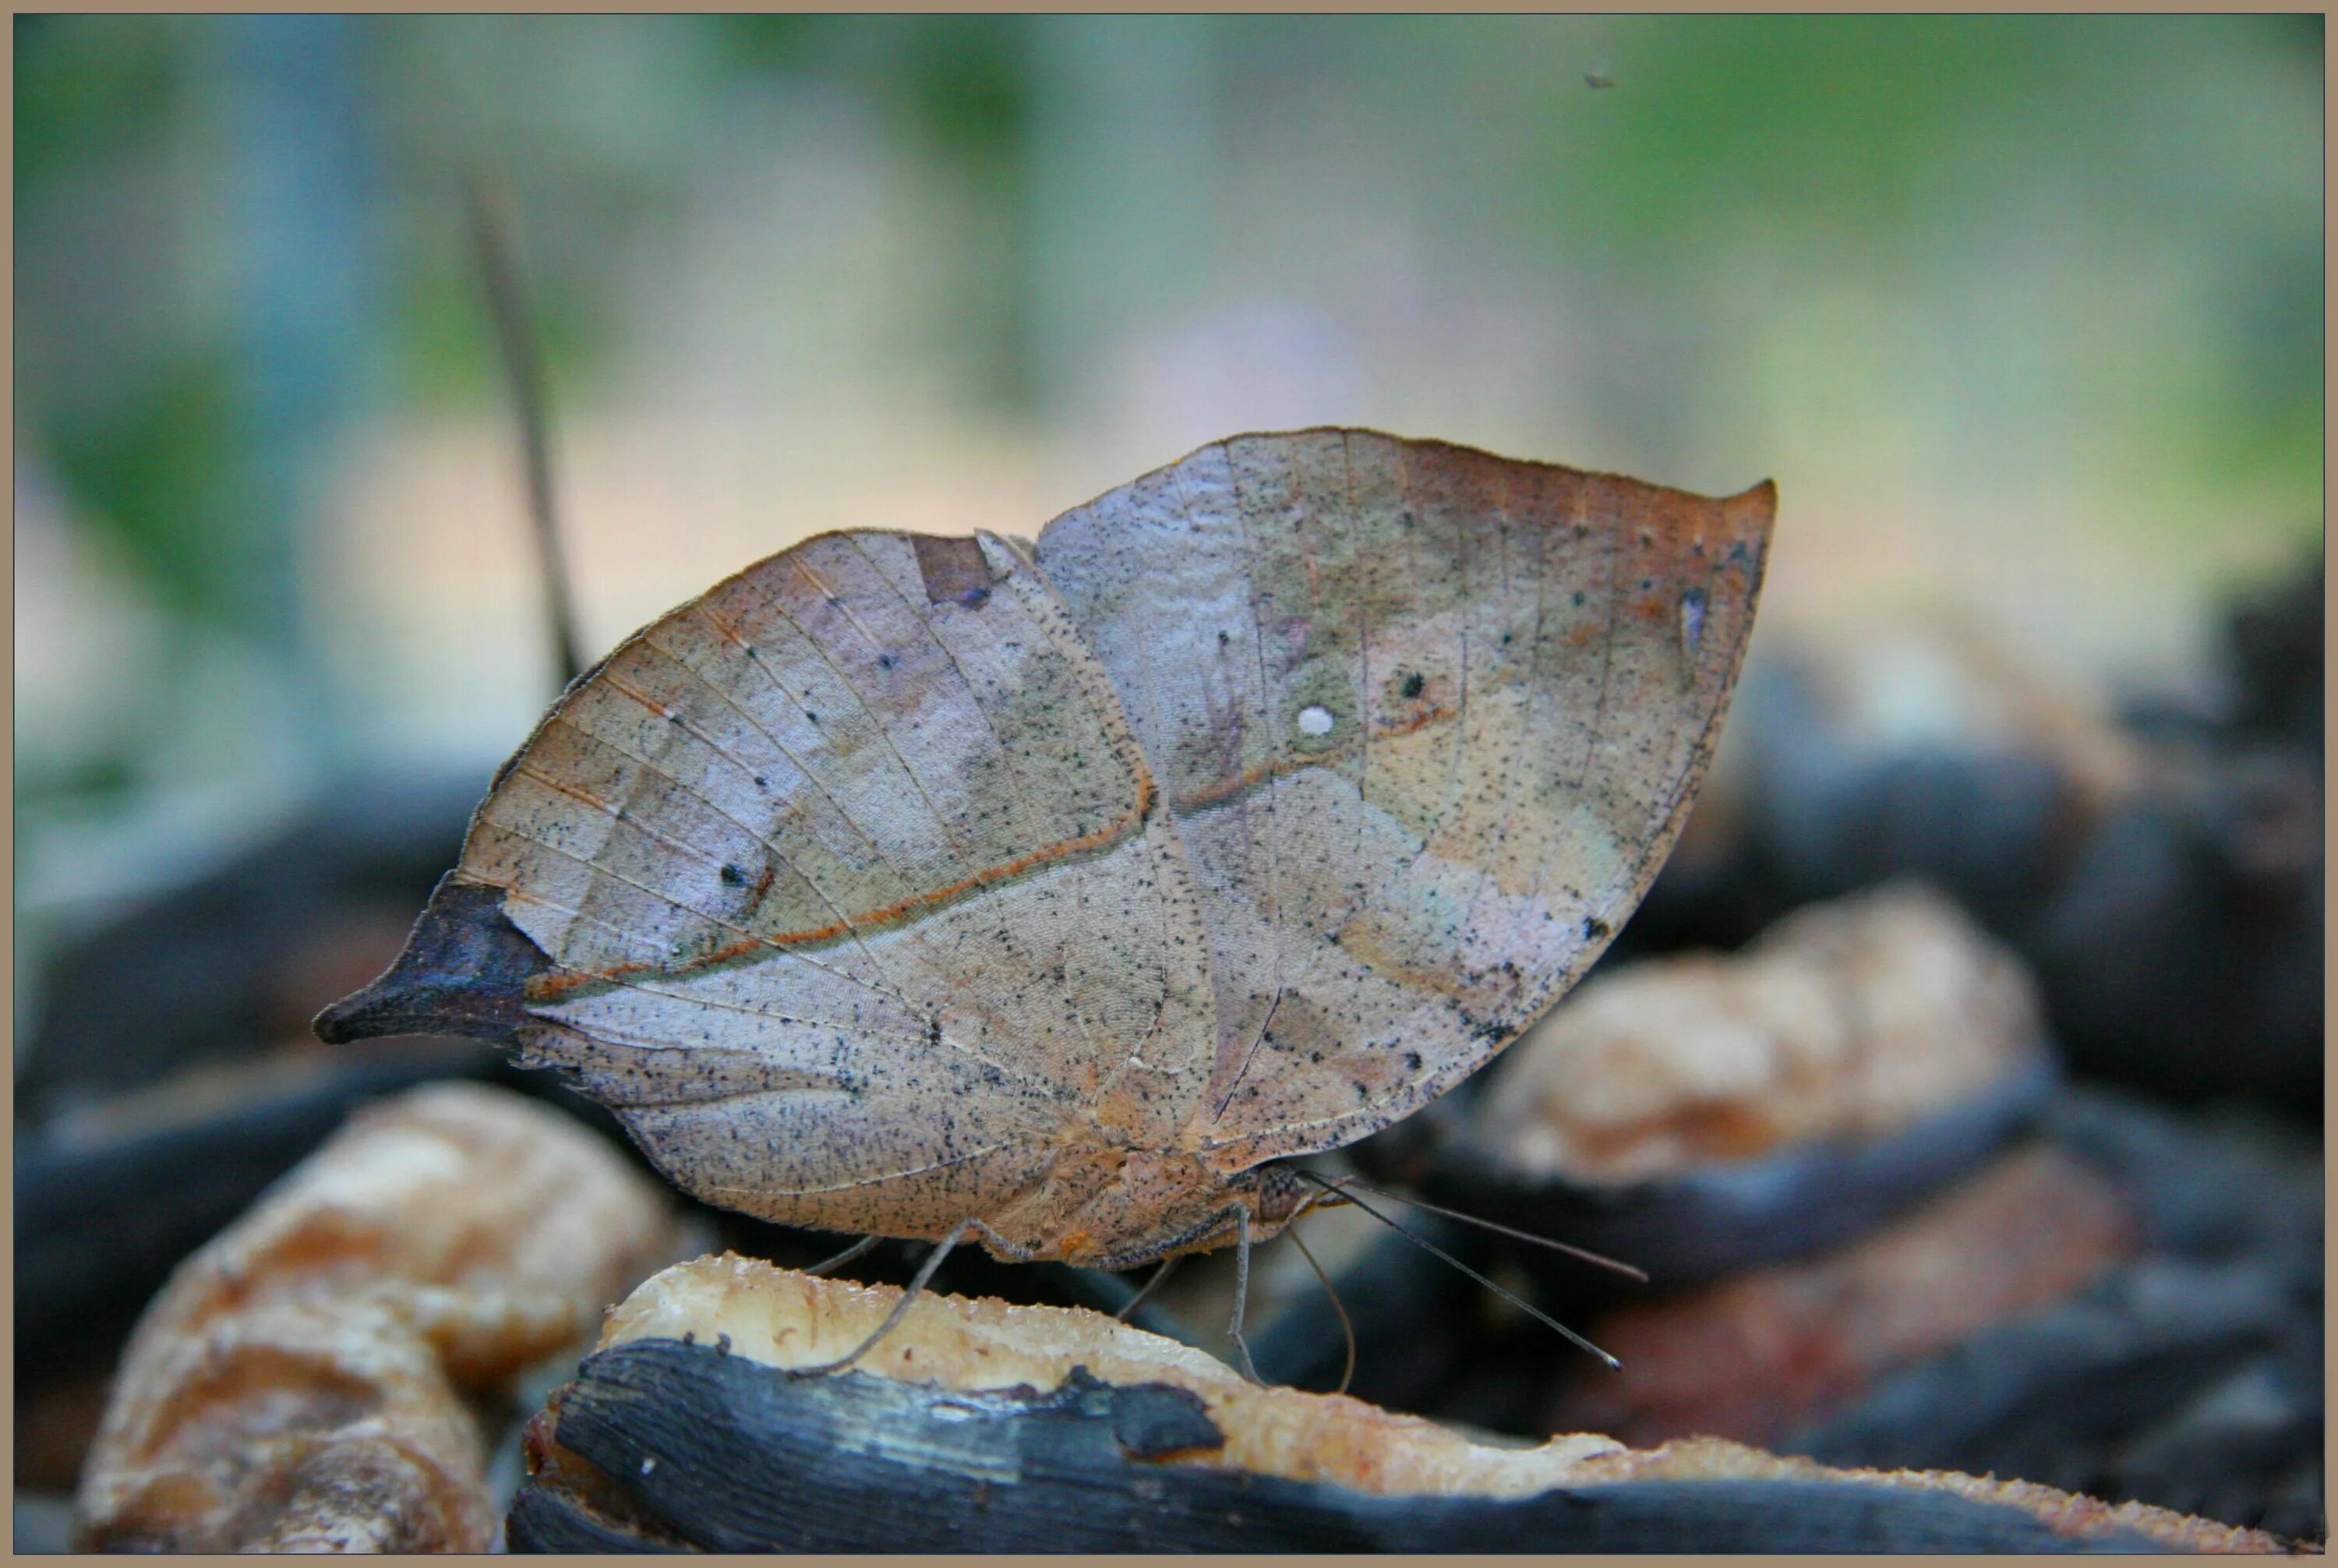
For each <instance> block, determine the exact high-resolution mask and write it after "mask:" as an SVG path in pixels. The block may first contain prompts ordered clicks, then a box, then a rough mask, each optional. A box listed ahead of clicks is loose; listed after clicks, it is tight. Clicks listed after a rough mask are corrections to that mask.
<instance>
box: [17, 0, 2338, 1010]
mask: <svg viewBox="0 0 2338 1568" xmlns="http://www.w3.org/2000/svg"><path fill="white" fill-rule="evenodd" d="M15 29H16V31H15V44H16V79H15V85H16V191H17V197H16V213H15V225H16V226H15V242H16V252H15V254H16V288H17V295H16V314H15V319H16V330H17V339H16V341H17V380H16V386H17V390H18V402H17V421H18V423H17V428H16V432H15V434H16V443H17V445H16V450H17V466H16V475H15V486H16V488H15V498H16V509H17V528H18V532H17V540H16V613H17V622H16V624H17V631H16V671H17V675H16V702H17V707H16V742H17V753H16V756H17V769H16V787H17V794H16V810H17V818H16V822H17V828H18V839H17V844H18V855H19V859H18V882H17V895H18V909H19V927H18V928H19V931H20V942H19V948H18V955H19V961H20V968H19V974H20V975H23V974H25V973H26V969H25V967H24V966H23V965H25V961H26V960H28V959H31V958H34V957H36V956H37V954H38V952H39V951H40V946H41V944H43V943H44V942H47V941H50V940H53V939H54V936H55V935H56V934H57V933H60V932H64V931H68V930H71V929H74V928H77V927H79V926H84V925H85V924H86V923H87V921H88V920H89V919H91V918H93V917H94V916H96V915H97V914H100V913H103V912H104V911H107V910H110V909H112V908H115V907H119V906H120V905H121V904H122V903H123V901H124V900H127V899H132V898H134V897H136V896H137V895H138V894H139V893H140V892H141V891H142V890H143V889H146V888H149V887H152V886H155V885H156V884H157V883H159V882H161V881H164V880H168V879H170V878H172V877H177V876H182V875H184V874H186V873H187V872H188V871H190V870H192V869H194V868H198V867H201V866H204V865H207V864H211V863H212V862H214V861H215V860H217V859H218V858H220V857H221V856H223V855H225V854H227V853H230V852H231V851H232V850H233V849H234V848H237V847H238V846H239V845H241V844H242V843H245V842H249V841H250V839H251V837H252V835H254V834H256V833H258V832H260V831H262V830H263V829H264V828H265V827H266V825H267V824H269V823H270V822H271V821H273V820H275V819H277V818H279V817H280V816H281V814H282V813H283V812H284V811H285V810H287V809H289V808H290V805H291V804H293V803H295V802H297V801H299V800H300V799H304V798H307V797H309V796H310V795H312V794H313V793H314V792H315V791H317V790H319V789H326V788H329V787H330V786H331V781H332V780H335V779H344V778H346V777H348V776H349V774H351V773H352V772H357V771H366V770H388V771H405V770H419V769H430V768H439V769H445V768H469V769H476V772H477V773H478V775H479V778H480V780H481V782H482V784H484V781H485V778H486V772H487V770H488V769H489V768H490V767H492V765H493V764H494V762H495V761H496V760H499V759H500V758H501V757H502V756H503V755H504V754H505V753H506V752H507V751H508V750H510V749H511V748H512V747H513V746H514V745H515V744H516V742H517V741H518V740H520V739H521V738H522V736H523V735H524V734H525V732H526V730H527V728H528V726H529V724H530V723H531V722H532V720H533V719H534V717H535V714H536V713H537V711H540V709H541V707H542V705H543V704H544V702H545V701H546V700H547V699H548V698H549V697H550V695H551V693H552V690H553V681H554V677H553V672H552V669H551V663H550V657H549V654H548V653H547V652H546V645H545V634H544V632H543V626H542V621H541V614H542V611H541V602H542V595H541V585H540V583H539V582H538V580H537V578H536V576H535V569H534V565H533V560H532V556H531V554H530V553H529V548H528V544H527V536H526V532H525V523H524V511H523V505H522V493H521V489H520V484H519V468H518V460H517V454H516V443H515V438H514V435H513V430H512V423H511V418H510V415H509V412H508V410H507V407H506V399H505V396H504V384H503V381H502V378H501V373H500V370H499V368H498V365H497V361H496V356H495V352H494V346H493V336H492V333H491V331H490V328H489V322H488V318H487V315H486V308H485V305H484V302H483V299H482V296H481V292H480V288H479V284H478V281H477V276H476V267H475V264H474V260H473V256H472V251H471V249H470V240H469V238H468V234H467V229H466V226H465V216H464V209H463V202H462V191H463V185H464V181H466V180H467V178H469V177H470V176H472V175H473V174H474V173H483V174H485V175H486V176H488V177H490V178H492V179H494V180H496V181H499V182H500V184H501V185H502V186H503V187H504V188H505V189H506V191H508V192H509V194H510V198H511V201H512V205H513V211H515V213H516V219H517V225H518V231H519V236H520V240H521V246H522V250H523V251H524V254H525V264H526V271H527V276H528V279H529V283H530V287H531V289H532V290H533V293H534V296H535V307H536V311H537V314H538V316H539V318H540V323H541V329H542V332H543V334H544V337H545V345H546V354H547V356H548V360H549V364H550V368H551V377H552V388H553V398H554V405H555V420H556V424H555V467H556V470H557V473H558V476H559V481H560V485H561V490H562V495H563V507H564V512H565V523H566V526H567V528H568V530H569V531H570V534H571V544H570V554H571V569H572V574H573V576H574V579H575V583H574V587H575V594H576V597H577V599H578V602H579V604H580V607H581V611H582V614H583V619H584V622H585V638H586V641H587V642H588V643H589V644H591V651H592V652H595V653H597V652H599V651H600V650H601V649H602V648H604V647H606V646H607V645H608V644H609V643H610V642H614V640H615V639H616V638H617V637H619V636H621V635H622V634H624V632H627V631H629V630H630V629H632V628H633V627H634V625H636V624H638V623H640V622H643V621H644V620H646V619H648V618H650V617H652V616H653V615H654V614H656V613H660V612H661V611H663V610H664V609H666V608H667V607H669V606H670V605H672V604H673V603H676V602H678V601H680V600H682V599H683V598H685V597H688V596H689V595H691V594H693V593H696V592H698V591H699V590H700V589H702V588H703V587H705V586H706V585H708V584H709V583H712V582H713V581H714V580H716V579H717V578H719V577H721V576H722V575H724V574H726V573H730V572H732V571H733V570H736V569H737V568H738V567H740V566H742V565H743V564H746V563H748V562H749V561H751V560H753V559H756V558H758V557H760V556H761V555H764V554H769V553H770V552H771V551H772V550H774V549H777V548H780V547H781V546H783V545H785V544H789V543H791V542H793V541H794V540H797V539H800V538H801V537H803V536H805V535H807V534H811V533H815V532H818V531H820V530H822V529H826V528H831V527H838V526H850V525H879V526H891V527H908V528H917V529H924V530H928V531H947V532H958V531H964V530H966V529H968V528H971V527H974V526H987V527H995V528H1000V529H1004V530H1007V531H1011V532H1017V533H1024V534H1029V533H1031V532H1034V531H1036V528H1037V527H1038V526H1039V525H1040V524H1042V523H1044V522H1045V521H1046V519H1047V518H1048V517H1049V516H1051V515H1054V514H1055V513H1056V512H1058V511H1060V510H1062V509H1063V508H1065V507H1066V506H1069V505H1074V504H1076V503H1077V502H1079V501H1081V500H1084V499H1086V497H1088V496H1089V495H1094V494H1095V493H1096V492H1098V491H1101V490H1103V489H1105V488H1107V487H1109V486H1111V485H1115V484H1117V483H1120V482H1122V481H1124V480H1126V479H1128V478H1132V477H1134V476H1135V475H1137V474H1138V473H1140V472H1142V471H1144V470H1145V469H1147V468H1150V467H1153V466H1157V465H1160V464H1163V463H1165V462H1168V461H1171V460H1174V458H1176V457H1178V456H1181V455H1183V454H1184V452H1185V451H1187V450H1189V449H1190V448H1192V447H1193V446H1197V445H1199V444H1201V443H1203V442H1204V441H1207V440H1209V439H1212V438H1213V437H1216V436H1223V435H1228V434H1232V433H1233V432H1235V431H1238V430H1242V429H1249V428H1262V427H1267V428H1272V427H1279V426H1298V425H1304V424H1312V423H1324V422H1338V423H1355V424H1365V425H1372V426H1381V427H1384V428H1388V429H1391V430H1395V431H1397V432H1399V433H1401V434H1407V435H1414V436H1442V437H1446V438H1449V439H1454V440H1459V441H1464V442H1469V443H1472V444H1475V445H1479V446H1488V447H1491V448H1493V449H1495V450H1498V451H1501V452H1504V453H1506V454H1508V455H1512V456H1532V457H1540V458H1546V459H1550V460H1555V461H1560V462H1566V463H1570V464H1574V465H1577V466H1587V467H1597V468H1606V469H1616V470H1622V471H1626V472H1629V473H1632V474H1636V475H1640V476H1643V477H1645V478H1649V479H1655V480H1659V481H1664V482H1666V483H1671V484H1675V485H1684V486H1686V487H1689V488H1693V489H1699V490H1707V491H1734V490H1736V489H1739V488H1741V487H1743V486H1744V485H1748V484H1751V483H1752V482H1753V481H1754V480H1756V479H1759V478H1762V477H1764V476H1770V477H1774V478H1775V479H1776V480H1777V481H1778V483H1779V485H1780V488H1781V491H1782V495H1783V504H1782V510H1781V522H1780V526H1779V533H1778V538H1777V545H1776V550H1775V554H1774V557H1773V560H1774V564H1773V579H1772V586H1771V589H1770V596H1769V599H1768V601H1767V602H1766V603H1765V605H1764V612H1763V618H1764V632H1765V639H1767V640H1774V639H1775V638H1777V637H1780V636H1784V635H1791V634H1793V632H1794V631H1795V629H1796V628H1798V627H1801V628H1816V627H1822V626H1823V625H1825V624H1827V623H1829V622H1831V621H1844V620H1855V619H1856V618H1857V617H1861V616H1867V617H1873V616H1876V615H1878V614H1881V615H1884V616H1891V615H1894V614H1899V613H1926V614H1931V613H1950V614H1953V615H1955V616H1957V617H1960V618H1962V619H1963V620H1965V621H1967V622H1970V623H1972V624H1974V625H1976V626H1979V627H1980V628H1982V629H1983V630H1984V632H1985V633H1986V634H1987V635H1988V636H1989V637H1990V638H1992V639H1995V640H1997V641H1998V642H2001V643H2002V644H2004V645H2006V646H2008V647H2009V648H2013V649H2015V650H2018V651H2019V654H2020V656H2021V657H2022V658H2023V659H2025V660H2029V661H2033V662H2035V666H2036V667H2037V668H2038V669H2039V670H2040V671H2052V672H2056V673H2057V674H2058V675H2062V676H2075V677H2078V678H2079V679H2081V680H2089V681H2107V682H2111V683H2114V684H2116V683H2117V682H2120V681H2146V680H2148V681H2161V682H2169V681H2173V682H2176V683H2178V684H2182V683H2184V682H2186V681H2203V680H2205V679H2206V676H2205V674H2203V673H2202V671H2205V668H2206V663H2205V653H2204V650H2205V648H2206V647H2207V645H2208V643H2209V641H2210V639H2211V636H2212V634H2213V628H2214V614H2215V609H2216V605H2217V603H2218V601H2219V597H2220V595H2222V594H2223V593H2225V592H2227V591H2229V590H2230V589H2231V588H2232V587H2233V586H2235V585H2236V584H2240V583H2246V582H2249V581H2253V580H2255V579H2257V578H2261V577H2263V576H2264V575H2266V574H2267V573H2270V572H2273V571H2274V570H2276V569H2278V568H2280V567H2282V566H2284V565H2288V564H2292V563H2293V562H2294V560H2295V558H2296V557H2297V556H2298V555H2299V554H2303V553H2306V552H2312V551H2318V550H2319V548H2320V546H2319V538H2320V526H2321V512H2322V505H2323V469H2322V428H2323V404H2322V387H2323V361H2322V345H2323V245H2322V235H2323V211H2322V200H2323V171H2322V162H2321V152H2322V137H2323V126H2322V98H2323V64H2322V62H2323V29H2322V21H2321V18H2319V17H2318V16H2271V17H2267V16H2257V17H2252V16H2224V17H2183V16H2150V17H2144V16H2129V17H2114V16H2102V17H2078V16H2064V17H2015V16H1998V17H1972V18H1949V17H1899V18H1860V17H1823V18H1822V17H1802V18H1755V17H1747V18H1722V17H1653V16H1652V17H1588V16H1586V17H1523V16H1521V17H1439V18H1420V17H1409V18H1408V17H1322V18H1308V19H1289V18H1269V17H1237V16H1188V17H1133V16H1132V17H1106V18H1079V17H1067V16H1066V17H1044V18H1025V17H979V16H948V17H945V16H923V17H919V16H863V17H822V16H780V17H732V16H726V17H679V16H677V17H655V18H652V17H614V16H611V17H432V16H372V17H368V16H333V17H300V16H266V17H260V16H249V17H231V16H94V15H92V16H72V17H25V16H20V17H18V18H17V20H16V23H15ZM1595 79H1596V81H1598V82H1601V83H1612V85H1605V86H1595V85H1594V81H1595ZM28 944H29V945H30V948H29V950H28V946H27V945H28ZM23 1000H24V997H23V992H22V989H21V988H20V1008H21V1006H22V1005H23Z"/></svg>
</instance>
